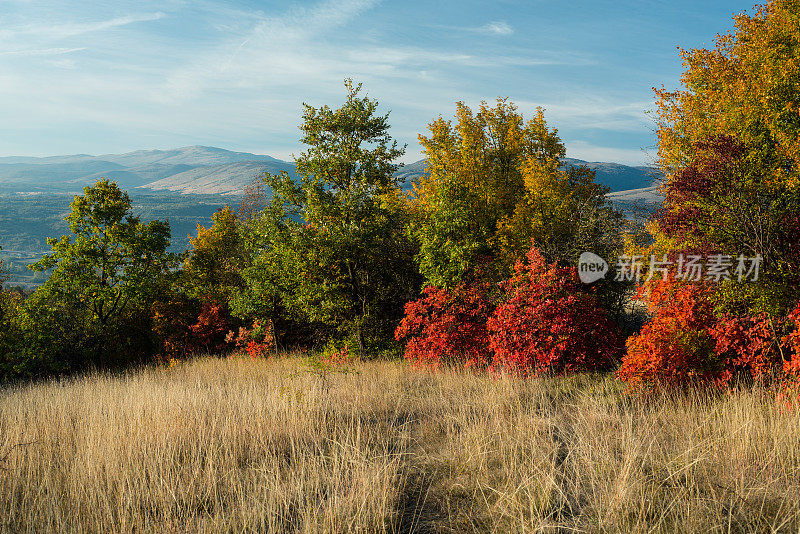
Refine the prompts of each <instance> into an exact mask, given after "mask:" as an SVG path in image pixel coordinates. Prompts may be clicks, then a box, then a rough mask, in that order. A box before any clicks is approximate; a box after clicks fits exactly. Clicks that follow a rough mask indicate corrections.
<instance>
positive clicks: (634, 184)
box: [0, 146, 657, 195]
mask: <svg viewBox="0 0 800 534" xmlns="http://www.w3.org/2000/svg"><path fill="white" fill-rule="evenodd" d="M564 163H565V164H573V165H587V166H588V167H590V168H592V169H594V170H596V171H597V181H598V182H600V183H602V184H604V185H606V186H608V187H609V188H610V189H611V190H612V191H625V190H630V189H640V188H644V187H648V186H650V185H651V184H652V182H653V180H654V178H655V177H656V176H657V170H656V169H654V168H652V167H630V166H627V165H621V164H619V163H604V162H586V161H582V160H578V159H572V158H566V159H565V160H564ZM265 171H266V172H271V173H279V172H282V171H286V172H288V173H289V174H291V175H294V173H295V166H294V163H291V162H288V161H282V160H279V159H276V158H273V157H271V156H266V155H259V154H250V153H248V152H232V151H230V150H225V149H222V148H216V147H207V146H189V147H183V148H176V149H173V150H137V151H135V152H129V153H127V154H105V155H102V156H91V155H87V154H76V155H72V156H51V157H42V158H35V157H17V156H12V157H0V190H5V191H22V192H36V191H41V192H77V191H80V189H82V188H83V187H84V186H86V185H88V184H91V183H93V182H95V181H96V180H97V179H99V178H100V177H105V178H108V179H110V180H115V181H116V182H117V183H118V184H119V185H120V187H122V188H124V189H133V188H141V189H143V190H150V191H163V192H175V193H183V194H222V195H238V194H241V192H242V191H243V189H244V187H245V186H246V185H248V184H249V183H251V182H252V181H253V180H254V179H256V178H257V177H258V176H259V175H261V174H262V173H264V172H265ZM424 173H425V161H424V160H422V161H417V162H415V163H411V164H407V165H405V166H403V167H402V168H401V169H400V170H399V171H398V172H397V174H398V176H400V177H402V178H404V179H406V180H407V181H411V180H414V179H416V178H418V177H419V176H421V175H423V174H424Z"/></svg>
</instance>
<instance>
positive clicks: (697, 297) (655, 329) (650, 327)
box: [617, 279, 714, 387]
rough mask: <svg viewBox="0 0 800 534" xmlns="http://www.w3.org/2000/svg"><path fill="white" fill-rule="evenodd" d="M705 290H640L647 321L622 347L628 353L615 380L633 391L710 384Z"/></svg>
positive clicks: (670, 286)
mask: <svg viewBox="0 0 800 534" xmlns="http://www.w3.org/2000/svg"><path fill="white" fill-rule="evenodd" d="M708 291H709V290H708V288H707V287H706V286H704V285H700V284H696V283H679V282H677V281H675V280H674V279H667V280H655V281H653V282H652V283H650V284H648V285H647V286H645V287H643V288H641V289H640V294H639V296H640V297H641V298H645V299H646V300H647V301H648V307H649V311H650V313H651V314H652V319H651V320H650V321H649V322H648V323H647V324H645V325H644V327H643V328H642V330H641V332H640V333H639V334H637V335H634V336H632V337H630V338H629V339H628V341H627V347H628V351H627V354H626V355H625V357H624V358H623V361H622V365H621V366H620V368H619V370H618V371H617V373H618V376H619V377H620V378H621V379H622V380H625V381H627V382H629V383H630V384H632V385H633V386H634V387H641V386H644V385H646V384H653V383H657V384H660V385H666V386H675V385H680V384H687V383H689V382H690V381H692V380H694V379H698V378H700V379H707V378H711V376H712V374H711V369H709V368H708V363H709V362H708V359H707V355H708V354H709V353H710V352H711V349H712V346H713V340H712V338H711V336H710V334H709V333H708V330H709V328H710V327H711V326H712V325H713V322H714V316H713V313H712V312H713V309H712V306H711V303H710V301H709V299H708Z"/></svg>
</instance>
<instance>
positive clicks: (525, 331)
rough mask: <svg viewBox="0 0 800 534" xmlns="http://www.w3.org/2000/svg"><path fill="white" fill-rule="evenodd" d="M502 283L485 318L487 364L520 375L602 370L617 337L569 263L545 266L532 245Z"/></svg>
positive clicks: (611, 360)
mask: <svg viewBox="0 0 800 534" xmlns="http://www.w3.org/2000/svg"><path fill="white" fill-rule="evenodd" d="M514 270H515V274H514V276H513V277H512V278H511V279H510V280H508V281H507V282H505V283H504V284H503V289H504V292H505V295H506V299H505V300H504V302H503V303H502V304H500V305H499V306H498V307H497V309H496V310H495V312H494V315H493V316H492V317H491V318H490V319H489V324H488V327H489V332H490V336H491V341H490V346H491V348H492V350H493V351H494V353H495V357H494V364H493V367H494V368H495V369H498V370H503V371H512V372H514V373H519V374H522V375H527V374H531V373H533V374H539V373H556V374H560V373H569V372H577V371H591V370H600V369H608V368H610V367H611V366H613V365H614V364H615V363H616V362H617V361H618V358H619V356H620V354H621V349H622V338H621V336H620V335H619V333H618V330H617V328H616V325H615V324H614V323H613V322H612V321H610V320H609V319H608V318H607V317H606V315H605V313H604V312H603V309H602V308H601V306H600V303H599V302H598V300H597V297H596V296H595V295H594V294H593V293H592V292H590V290H589V289H588V288H587V286H585V285H583V284H581V282H580V281H579V279H578V272H577V269H575V268H574V267H568V268H567V267H558V266H557V265H556V264H555V263H553V264H547V262H545V259H544V258H543V257H542V255H541V254H540V253H539V251H538V250H536V249H531V250H530V252H528V256H527V262H523V261H518V262H517V264H516V266H515V269H514Z"/></svg>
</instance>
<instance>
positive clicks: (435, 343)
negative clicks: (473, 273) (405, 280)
mask: <svg viewBox="0 0 800 534" xmlns="http://www.w3.org/2000/svg"><path fill="white" fill-rule="evenodd" d="M489 289H490V287H489V284H487V283H484V282H473V283H469V284H467V283H464V284H461V285H459V286H457V287H456V288H454V289H453V290H451V291H448V290H445V289H440V288H436V287H432V286H428V287H426V288H425V290H424V292H423V297H422V298H420V299H418V300H415V301H413V302H409V303H408V304H406V306H405V312H406V315H405V317H404V318H403V320H402V321H401V322H400V326H398V327H397V330H396V331H395V339H397V340H398V341H400V340H403V339H407V340H408V341H407V344H406V350H405V357H406V358H407V359H409V360H411V361H413V362H414V363H416V364H418V365H426V366H440V365H442V364H457V365H464V366H466V367H475V368H481V369H483V368H486V367H487V366H488V365H489V364H490V363H491V350H490V348H489V332H488V331H487V329H486V321H487V320H488V319H489V316H490V315H491V313H492V312H493V311H494V307H493V306H492V304H491V302H490V299H489Z"/></svg>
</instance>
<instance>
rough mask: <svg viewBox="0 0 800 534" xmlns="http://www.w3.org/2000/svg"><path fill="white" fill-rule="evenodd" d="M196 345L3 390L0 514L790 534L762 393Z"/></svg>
mask: <svg viewBox="0 0 800 534" xmlns="http://www.w3.org/2000/svg"><path fill="white" fill-rule="evenodd" d="M297 365H298V363H297V360H294V359H285V360H281V361H266V362H262V361H258V362H253V361H249V360H211V359H200V360H196V361H193V362H190V363H187V364H181V365H178V366H177V367H173V368H169V369H166V368H151V369H145V370H142V371H137V372H132V373H130V374H125V375H121V376H111V375H91V376H87V377H82V378H78V379H74V380H69V381H64V382H49V383H44V384H38V385H30V386H24V387H18V388H13V389H6V390H4V391H0V458H2V462H0V530H2V531H13V532H20V531H27V532H48V531H49V532H242V531H258V532H332V533H340V532H376V531H377V532H383V531H386V532H476V531H477V532H536V531H546V532H547V531H561V530H563V531H568V530H569V531H588V532H599V531H610V532H620V531H623V532H651V531H657V532H658V531H660V532H680V531H682V532H697V531H725V532H728V531H735V532H754V531H758V532H798V531H800V470H799V468H800V416H798V415H797V414H796V413H789V414H787V413H782V412H781V411H780V410H778V409H777V408H776V407H775V404H774V402H773V401H772V400H771V398H770V397H769V396H767V395H766V394H761V393H759V392H752V391H750V392H743V393H739V394H733V395H730V396H726V397H715V396H711V395H709V394H704V393H693V394H689V395H686V396H678V395H675V396H671V397H661V398H658V399H653V398H651V399H639V398H633V397H630V396H628V395H626V394H625V393H624V392H623V391H622V389H621V386H619V384H617V383H616V382H615V381H614V379H613V378H611V377H575V378H569V379H541V380H530V381H520V380H515V379H510V378H499V379H492V378H488V377H480V376H472V375H464V374H458V373H439V374H431V373H425V372H417V371H414V370H412V369H410V368H408V367H407V366H406V365H404V364H402V363H399V362H375V363H365V364H361V365H359V371H360V373H359V374H358V375H355V374H350V375H337V376H333V377H331V379H330V384H329V388H327V391H326V388H325V387H323V386H322V384H320V383H319V381H318V379H317V378H316V377H314V376H308V375H302V376H299V377H296V378H293V379H289V380H286V377H287V376H288V375H290V374H291V373H292V372H293V371H294V370H295V369H296V368H297Z"/></svg>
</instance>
